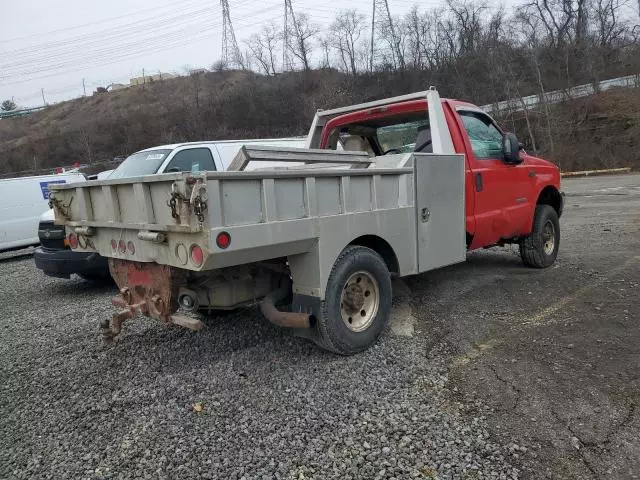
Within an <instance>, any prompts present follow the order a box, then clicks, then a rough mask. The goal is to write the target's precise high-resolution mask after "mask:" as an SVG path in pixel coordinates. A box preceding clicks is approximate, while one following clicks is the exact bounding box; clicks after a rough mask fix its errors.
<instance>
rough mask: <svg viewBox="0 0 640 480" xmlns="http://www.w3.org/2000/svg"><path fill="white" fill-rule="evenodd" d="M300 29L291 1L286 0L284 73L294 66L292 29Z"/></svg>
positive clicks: (283, 36) (283, 39)
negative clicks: (292, 60)
mask: <svg viewBox="0 0 640 480" xmlns="http://www.w3.org/2000/svg"><path fill="white" fill-rule="evenodd" d="M292 27H293V28H294V29H295V30H297V29H298V25H297V24H296V15H295V13H294V12H293V5H291V0H284V29H283V31H282V34H283V35H282V71H283V72H284V71H287V70H291V69H292V68H293V65H292V63H291V56H290V55H289V53H290V52H291V36H290V35H289V34H290V32H291V28H292Z"/></svg>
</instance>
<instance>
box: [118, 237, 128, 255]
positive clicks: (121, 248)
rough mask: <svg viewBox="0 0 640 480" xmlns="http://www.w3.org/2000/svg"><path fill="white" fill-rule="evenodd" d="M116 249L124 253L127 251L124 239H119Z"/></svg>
mask: <svg viewBox="0 0 640 480" xmlns="http://www.w3.org/2000/svg"><path fill="white" fill-rule="evenodd" d="M118 251H119V252H120V253H126V252H127V244H126V243H124V240H120V242H119V243H118Z"/></svg>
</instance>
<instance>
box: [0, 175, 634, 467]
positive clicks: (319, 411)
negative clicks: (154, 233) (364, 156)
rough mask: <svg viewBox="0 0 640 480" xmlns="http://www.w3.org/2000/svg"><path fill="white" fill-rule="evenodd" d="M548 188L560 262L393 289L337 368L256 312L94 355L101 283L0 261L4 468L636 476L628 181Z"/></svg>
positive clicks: (483, 265) (141, 336) (0, 257)
mask: <svg viewBox="0 0 640 480" xmlns="http://www.w3.org/2000/svg"><path fill="white" fill-rule="evenodd" d="M565 190H566V191H567V192H568V193H569V196H568V197H567V208H566V214H565V217H563V221H562V224H563V227H564V231H563V240H562V241H563V245H562V247H561V252H560V256H559V258H558V262H557V265H556V266H554V267H553V268H551V269H548V270H545V271H535V270H531V269H526V268H524V267H522V266H521V264H520V262H519V259H518V257H517V256H516V255H515V253H514V251H513V250H507V249H491V250H489V251H483V252H480V253H474V254H471V255H470V256H469V261H468V262H467V263H466V264H463V265H459V266H454V267H450V268H447V269H443V270H440V271H438V272H433V273H430V274H427V275H421V276H417V277H412V278H409V279H407V280H406V281H405V282H402V283H400V282H399V283H398V284H397V285H396V287H397V293H396V300H395V304H396V305H395V307H394V318H393V320H392V323H391V325H390V328H389V331H388V332H386V334H385V335H384V336H383V338H382V340H381V341H380V342H379V343H378V344H377V345H376V346H375V347H374V348H372V349H370V350H369V351H367V352H365V353H363V354H360V355H357V356H354V357H350V358H342V357H337V356H334V355H331V354H328V353H325V352H323V351H320V350H319V349H318V348H317V347H315V346H314V345H313V344H311V343H309V342H307V341H306V340H304V339H300V338H296V337H294V336H292V335H290V334H289V333H287V332H285V331H282V330H279V329H277V328H275V327H272V326H271V325H269V324H268V323H266V321H264V320H263V319H262V318H261V317H260V316H259V315H257V314H256V312H255V311H254V310H245V311H241V312H238V313H234V314H232V315H229V316H226V317H223V318H215V319H208V320H207V323H206V327H205V328H204V329H203V330H202V331H201V332H198V333H193V332H189V331H186V330H183V329H180V328H177V327H165V326H162V325H160V324H159V323H157V322H155V321H150V320H146V319H142V318H139V319H136V320H134V321H130V322H127V323H126V324H125V329H124V331H123V334H121V336H120V337H119V338H118V339H117V340H116V341H115V342H114V343H113V344H110V345H105V344H103V343H102V340H101V337H100V332H99V329H98V321H99V320H100V319H102V318H104V317H105V316H108V315H110V313H111V312H112V309H113V307H111V306H110V304H109V301H108V299H109V297H110V296H112V295H113V294H114V293H115V291H114V288H113V287H112V286H105V285H102V286H100V285H93V284H90V283H87V282H84V281H81V280H79V279H74V280H58V279H52V278H48V277H45V276H44V275H42V274H41V273H40V272H39V271H38V270H36V268H35V266H34V265H33V259H32V258H31V256H30V255H28V252H27V255H21V252H18V253H17V254H16V253H9V254H0V329H1V331H2V334H1V337H0V388H1V389H2V393H1V395H0V407H1V412H2V415H1V417H0V478H3V479H4V478H21V479H22V478H29V479H30V478H55V479H60V478H167V479H168V478H171V479H174V478H220V479H240V478H245V479H253V478H256V479H266V478H278V479H310V478H318V479H328V478H336V479H338V478H339V479H356V478H362V479H371V478H397V479H405V478H442V479H444V478H500V479H506V478H541V477H544V476H547V477H548V478H640V470H639V464H638V462H639V460H638V459H639V458H640V440H639V439H638V438H639V435H638V432H640V425H639V422H640V419H639V418H638V417H639V414H640V412H639V411H638V409H636V405H637V402H638V401H639V399H640V393H639V392H640V386H639V378H640V372H639V370H640V367H639V365H640V353H639V352H640V327H639V326H638V323H637V320H638V318H639V311H638V309H639V306H640V300H638V299H639V298H640V295H638V290H639V289H640V273H639V270H640V268H638V267H639V266H640V261H638V260H640V259H639V258H638V255H640V248H639V247H640V240H639V238H640V237H639V236H638V233H639V231H640V177H639V176H633V175H629V176H624V177H600V178H589V179H575V180H570V181H566V182H565ZM634 255H636V256H634ZM596 307H597V308H596ZM598 340H599V342H598ZM550 355H551V356H550ZM587 364H589V365H591V366H590V367H588V366H586V365H587ZM596 404H597V405H596ZM200 406H201V407H202V411H197V410H199V407H200ZM613 427H616V428H615V429H613ZM633 475H636V476H635V477H634V476H633Z"/></svg>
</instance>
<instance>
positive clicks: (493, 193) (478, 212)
mask: <svg viewBox="0 0 640 480" xmlns="http://www.w3.org/2000/svg"><path fill="white" fill-rule="evenodd" d="M457 114H458V116H459V117H460V121H461V126H462V128H463V129H464V132H466V135H463V137H464V143H465V152H464V153H466V154H467V157H468V159H469V164H470V167H471V170H472V177H473V183H474V199H475V201H474V214H475V227H476V228H475V234H474V237H473V242H472V244H471V245H470V248H478V247H483V246H487V245H491V244H493V243H495V242H497V241H498V240H500V239H501V238H512V237H515V236H518V235H519V234H520V233H526V232H527V231H528V229H529V227H528V226H527V222H528V221H529V219H530V218H531V215H530V210H531V208H532V206H531V202H532V201H534V202H535V199H533V194H534V184H535V182H534V178H532V177H530V176H529V168H528V167H527V166H526V165H525V164H524V162H523V163H520V164H518V165H510V164H507V163H505V162H504V161H503V153H502V137H503V133H502V131H501V130H500V128H499V127H498V126H497V125H496V124H495V123H494V122H493V120H492V119H491V117H489V116H488V115H487V114H485V113H483V112H481V111H479V110H477V109H468V110H467V109H464V108H458V110H457ZM467 191H468V190H467Z"/></svg>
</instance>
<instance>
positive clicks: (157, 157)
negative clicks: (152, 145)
mask: <svg viewBox="0 0 640 480" xmlns="http://www.w3.org/2000/svg"><path fill="white" fill-rule="evenodd" d="M163 157H164V153H150V154H149V155H147V160H162V159H163Z"/></svg>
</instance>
